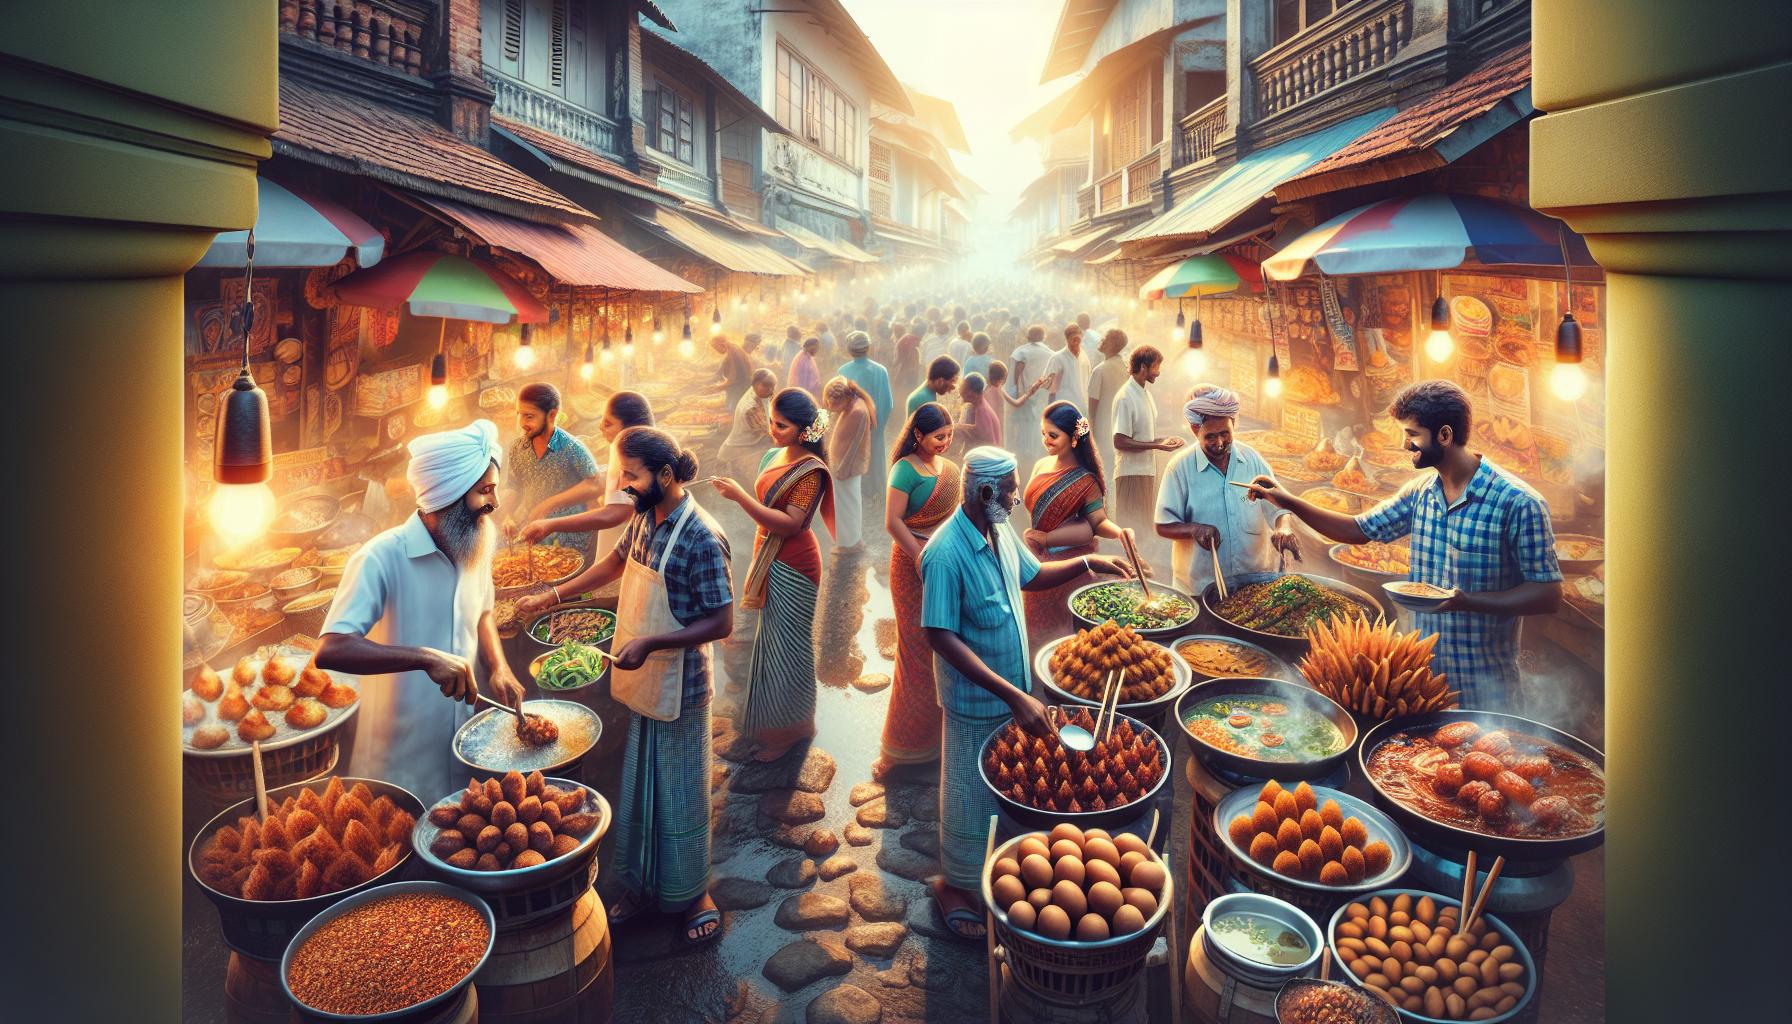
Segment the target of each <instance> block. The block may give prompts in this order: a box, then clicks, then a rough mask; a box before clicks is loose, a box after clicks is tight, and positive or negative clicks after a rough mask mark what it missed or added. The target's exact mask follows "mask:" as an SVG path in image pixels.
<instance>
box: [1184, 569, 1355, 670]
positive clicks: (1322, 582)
mask: <svg viewBox="0 0 1792 1024" xmlns="http://www.w3.org/2000/svg"><path fill="white" fill-rule="evenodd" d="M1283 576H1299V577H1301V578H1302V579H1305V580H1309V581H1311V582H1312V583H1314V584H1315V585H1317V586H1320V587H1323V588H1325V589H1327V590H1330V591H1333V592H1335V593H1338V594H1342V595H1343V596H1345V597H1348V598H1350V599H1351V600H1352V601H1355V602H1356V603H1357V604H1358V605H1359V606H1361V608H1362V609H1363V614H1364V615H1366V616H1368V617H1369V618H1370V619H1374V618H1375V617H1377V616H1379V615H1381V614H1382V609H1381V602H1379V601H1377V600H1376V599H1375V598H1373V597H1371V596H1369V595H1368V594H1366V593H1364V592H1363V591H1361V590H1359V589H1357V588H1356V587H1353V586H1351V585H1350V584H1348V583H1345V582H1343V581H1341V580H1334V579H1332V578H1330V577H1328V576H1316V575H1314V574H1312V573H1306V572H1291V573H1274V572H1251V573H1242V574H1240V575H1238V576H1228V577H1227V578H1226V586H1227V587H1228V588H1229V590H1230V591H1231V592H1234V593H1235V592H1237V591H1238V590H1239V589H1240V588H1243V587H1247V586H1249V585H1251V584H1253V583H1269V582H1272V581H1274V580H1278V579H1281V578H1282V577H1283ZM1219 606H1220V594H1219V585H1218V584H1215V583H1209V584H1208V585H1207V589H1205V590H1203V591H1201V609H1202V611H1204V612H1205V613H1206V614H1207V615H1208V616H1209V617H1210V618H1212V620H1213V622H1214V625H1215V626H1216V628H1217V629H1218V630H1219V632H1220V633H1221V634H1223V635H1228V636H1238V637H1243V638H1244V639H1246V640H1249V641H1251V642H1252V643H1255V644H1257V645H1259V646H1261V647H1266V648H1268V649H1269V650H1270V651H1272V652H1274V653H1276V654H1279V655H1281V656H1282V657H1283V658H1284V659H1286V660H1287V661H1289V662H1295V661H1297V660H1299V659H1300V658H1302V657H1305V656H1306V653H1307V649H1308V646H1309V644H1308V642H1307V638H1306V636H1305V635H1302V636H1283V635H1282V634H1280V633H1268V632H1264V631H1263V630H1260V629H1252V628H1250V627H1248V626H1240V625H1239V624H1238V623H1236V622H1233V621H1232V620H1231V619H1228V618H1226V617H1225V616H1223V615H1221V614H1220V612H1219Z"/></svg>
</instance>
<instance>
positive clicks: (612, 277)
mask: <svg viewBox="0 0 1792 1024" xmlns="http://www.w3.org/2000/svg"><path fill="white" fill-rule="evenodd" d="M417 199H418V201H420V202H422V203H423V204H424V205H426V206H428V207H430V208H431V209H434V210H436V211H439V212H440V213H441V214H442V215H443V216H445V217H447V218H448V219H449V220H452V221H453V222H455V223H456V224H459V225H461V226H462V227H464V228H466V229H467V230H469V231H471V232H472V233H473V234H475V235H477V236H478V237H479V238H481V239H483V240H484V241H485V242H486V243H487V244H489V245H496V246H499V247H501V248H505V249H509V250H510V251H512V252H517V253H521V254H523V255H524V256H527V257H528V258H530V259H532V260H534V261H535V262H536V263H539V264H541V266H542V269H544V270H546V271H547V272H548V273H550V274H552V275H554V277H555V279H557V280H558V281H559V282H560V283H561V284H570V285H579V286H582V287H590V288H622V289H626V290H630V291H658V292H700V291H702V290H703V288H702V287H701V286H699V285H695V284H692V283H691V282H689V281H686V280H685V279H684V278H682V277H679V276H678V275H677V274H674V273H672V272H671V271H670V270H666V269H664V268H663V267H660V266H658V265H656V264H654V263H651V262H649V261H648V260H647V259H646V258H645V257H643V256H639V255H637V254H636V253H634V252H632V251H631V250H630V249H629V248H628V247H627V246H625V245H623V244H622V243H621V242H619V241H617V240H616V239H614V238H611V237H610V236H609V235H606V234H604V233H603V232H601V231H599V230H598V229H597V227H596V225H593V224H567V225H550V224H531V223H529V222H527V221H521V220H517V219H516V218H514V217H506V216H504V215H503V214H499V213H489V212H487V211H485V210H481V209H477V208H476V207H471V206H466V205H464V204H461V203H456V202H452V201H450V200H447V199H437V198H433V197H428V196H418V197H417Z"/></svg>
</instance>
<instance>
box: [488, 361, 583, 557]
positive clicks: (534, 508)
mask: <svg viewBox="0 0 1792 1024" xmlns="http://www.w3.org/2000/svg"><path fill="white" fill-rule="evenodd" d="M559 419H560V391H559V389H558V388H556V387H554V385H552V384H549V383H547V382H545V381H533V382H531V383H528V384H525V385H523V387H522V390H520V391H518V392H517V396H516V424H517V429H518V430H519V431H520V432H521V434H522V436H521V437H519V438H517V439H516V441H514V442H513V443H512V444H511V446H510V451H509V453H508V454H507V456H506V460H505V467H506V470H507V473H506V475H507V477H508V479H506V480H505V485H506V486H505V491H506V492H507V495H506V497H505V498H504V500H503V502H501V505H502V506H503V507H509V508H514V509H518V510H520V511H521V512H522V515H523V517H522V518H521V519H520V520H515V521H509V520H507V521H506V523H505V532H506V533H507V534H510V533H514V532H515V531H516V528H517V526H518V525H519V524H521V523H532V522H535V521H536V520H538V519H550V518H553V517H555V516H570V515H577V514H578V513H580V512H583V511H585V506H584V504H582V503H573V504H568V505H556V504H554V499H555V498H557V497H559V496H561V495H562V494H563V493H564V492H565V491H567V490H568V489H570V488H571V487H573V486H574V485H575V484H579V483H583V482H584V481H586V480H589V479H591V478H592V477H595V476H597V475H598V469H597V460H596V459H595V458H592V456H591V449H589V448H586V447H585V442H583V441H581V440H579V439H578V438H576V437H574V436H572V435H571V434H568V433H567V432H566V431H564V430H561V429H560V427H559V426H558V425H557V424H558V422H559ZM543 543H547V544H562V545H565V546H567V547H571V548H577V549H578V550H579V551H580V552H581V553H582V554H584V555H585V558H586V561H590V559H591V555H592V535H591V534H589V533H556V534H551V535H549V536H548V537H546V538H544V539H543Z"/></svg>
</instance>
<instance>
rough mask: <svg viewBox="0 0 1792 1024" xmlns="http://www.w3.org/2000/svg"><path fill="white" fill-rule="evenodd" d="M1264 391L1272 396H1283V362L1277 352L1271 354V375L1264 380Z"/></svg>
mask: <svg viewBox="0 0 1792 1024" xmlns="http://www.w3.org/2000/svg"><path fill="white" fill-rule="evenodd" d="M1263 393H1264V394H1265V395H1268V396H1269V397H1270V398H1280V397H1282V363H1281V361H1280V360H1278V359H1277V358H1276V354H1275V353H1274V352H1271V353H1270V354H1269V376H1268V377H1266V378H1265V379H1264V381H1263Z"/></svg>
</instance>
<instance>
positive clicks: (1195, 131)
mask: <svg viewBox="0 0 1792 1024" xmlns="http://www.w3.org/2000/svg"><path fill="white" fill-rule="evenodd" d="M1225 130H1226V97H1224V96H1219V97H1216V98H1215V99H1214V100H1213V101H1212V102H1210V103H1208V104H1207V105H1206V106H1203V107H1200V108H1198V109H1196V110H1195V111H1194V112H1193V113H1191V114H1189V115H1188V116H1187V117H1185V118H1183V119H1182V163H1185V164H1197V163H1200V162H1201V161H1203V160H1206V159H1208V158H1210V157H1212V156H1213V147H1214V146H1215V145H1216V144H1217V143H1218V142H1219V140H1220V135H1221V134H1223V133H1224V132H1225Z"/></svg>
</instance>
